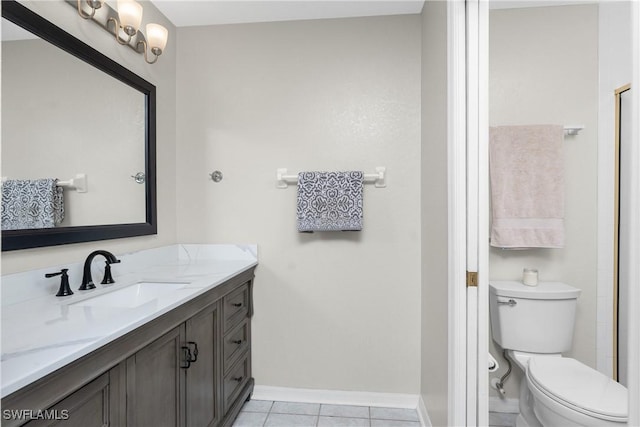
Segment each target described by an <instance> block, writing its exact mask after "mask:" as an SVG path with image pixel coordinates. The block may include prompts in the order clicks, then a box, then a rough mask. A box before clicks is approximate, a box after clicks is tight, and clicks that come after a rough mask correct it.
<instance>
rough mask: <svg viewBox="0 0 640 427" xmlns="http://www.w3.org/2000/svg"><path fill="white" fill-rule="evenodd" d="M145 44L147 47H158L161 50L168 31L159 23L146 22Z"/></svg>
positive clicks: (165, 41) (165, 42)
mask: <svg viewBox="0 0 640 427" xmlns="http://www.w3.org/2000/svg"><path fill="white" fill-rule="evenodd" d="M146 37H147V44H148V45H149V49H151V50H154V49H159V50H160V51H163V50H164V48H165V46H166V45H167V38H168V37H169V31H167V29H166V28H165V27H163V26H162V25H160V24H147V34H146Z"/></svg>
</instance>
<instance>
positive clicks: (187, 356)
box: [181, 341, 198, 369]
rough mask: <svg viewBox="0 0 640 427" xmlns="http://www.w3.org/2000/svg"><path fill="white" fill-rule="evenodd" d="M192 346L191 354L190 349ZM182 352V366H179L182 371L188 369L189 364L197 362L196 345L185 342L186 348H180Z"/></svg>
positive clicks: (191, 342) (192, 342)
mask: <svg viewBox="0 0 640 427" xmlns="http://www.w3.org/2000/svg"><path fill="white" fill-rule="evenodd" d="M189 346H193V352H191V347H189ZM182 351H183V352H184V363H185V365H184V366H181V368H183V369H189V368H190V367H191V364H192V363H194V362H197V361H198V344H197V343H196V342H194V341H189V342H187V345H186V346H182Z"/></svg>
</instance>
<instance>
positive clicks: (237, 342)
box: [231, 340, 242, 345]
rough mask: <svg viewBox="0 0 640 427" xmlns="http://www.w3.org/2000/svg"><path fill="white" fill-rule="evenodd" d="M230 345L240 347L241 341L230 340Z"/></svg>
mask: <svg viewBox="0 0 640 427" xmlns="http://www.w3.org/2000/svg"><path fill="white" fill-rule="evenodd" d="M231 343H232V344H238V345H240V344H242V340H231Z"/></svg>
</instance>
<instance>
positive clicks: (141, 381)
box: [126, 326, 185, 427]
mask: <svg viewBox="0 0 640 427" xmlns="http://www.w3.org/2000/svg"><path fill="white" fill-rule="evenodd" d="M183 341H184V328H183V327H182V326H179V327H177V328H175V329H173V330H171V331H170V332H168V333H166V334H165V335H163V336H162V337H160V338H158V339H157V340H155V341H154V342H152V343H151V344H149V345H148V346H146V347H144V348H143V349H142V350H140V351H138V352H137V353H136V354H134V355H133V356H131V357H129V358H128V359H127V362H126V364H127V374H126V377H127V381H126V383H127V385H126V388H127V409H126V411H127V425H128V426H129V427H143V426H153V427H160V426H168V427H173V426H184V419H185V412H184V384H185V369H183V368H182V367H181V366H182V365H183V363H182V362H183V357H182V355H183V350H182V344H183Z"/></svg>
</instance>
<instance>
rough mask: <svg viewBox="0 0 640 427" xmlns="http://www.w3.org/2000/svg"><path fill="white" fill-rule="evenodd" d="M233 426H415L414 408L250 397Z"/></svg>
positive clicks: (418, 423)
mask: <svg viewBox="0 0 640 427" xmlns="http://www.w3.org/2000/svg"><path fill="white" fill-rule="evenodd" d="M233 426H234V427H263V426H264V427H270V426H273V427H276V426H277V427H331V426H345V427H351V426H353V427H365V426H366V427H419V426H420V421H419V418H418V413H417V412H416V411H415V410H414V409H396V408H377V407H369V406H347V405H325V404H320V403H294V402H272V401H269V400H250V401H248V402H246V403H245V404H244V406H243V407H242V410H241V412H240V414H239V415H238V418H236V421H235V422H234V423H233Z"/></svg>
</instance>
